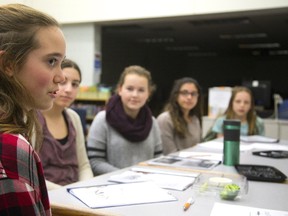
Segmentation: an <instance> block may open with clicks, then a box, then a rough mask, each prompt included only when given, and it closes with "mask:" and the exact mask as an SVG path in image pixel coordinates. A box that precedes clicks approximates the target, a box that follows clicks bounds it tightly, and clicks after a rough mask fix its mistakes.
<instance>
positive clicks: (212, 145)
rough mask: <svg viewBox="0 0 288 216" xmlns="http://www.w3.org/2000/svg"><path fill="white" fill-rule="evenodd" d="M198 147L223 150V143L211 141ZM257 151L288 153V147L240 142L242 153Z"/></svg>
mask: <svg viewBox="0 0 288 216" xmlns="http://www.w3.org/2000/svg"><path fill="white" fill-rule="evenodd" d="M198 145H199V146H202V147H207V148H211V149H219V150H223V142H219V141H209V142H205V143H200V144H198ZM256 149H257V150H259V149H263V150H283V151H285V150H286V151H287V150H288V146H285V145H280V144H270V143H251V144H247V143H244V144H243V143H242V142H240V151H241V152H245V151H251V150H256Z"/></svg>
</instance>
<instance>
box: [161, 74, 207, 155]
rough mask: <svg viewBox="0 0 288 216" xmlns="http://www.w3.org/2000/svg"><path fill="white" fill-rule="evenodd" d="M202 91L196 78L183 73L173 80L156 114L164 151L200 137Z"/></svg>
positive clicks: (192, 143) (171, 150)
mask: <svg viewBox="0 0 288 216" xmlns="http://www.w3.org/2000/svg"><path fill="white" fill-rule="evenodd" d="M201 100H202V93H201V88H200V85H199V84H198V82H197V81H196V80H195V79H193V78H190V77H184V78H181V79H178V80H176V81H175V82H174V86H173V88H172V91H171V93H170V98H169V101H168V103H167V104H166V106H165V108H164V112H163V113H161V114H160V115H159V116H158V117H157V121H158V124H159V127H160V130H161V137H162V143H163V153H164V154H165V155H167V154H169V153H172V152H176V151H179V150H182V149H185V148H189V147H192V146H194V145H196V144H197V143H199V142H200V141H201V134H202V126H201V125H202V124H201V121H202V120H201V118H202V101H201Z"/></svg>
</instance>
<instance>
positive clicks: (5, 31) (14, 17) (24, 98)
mask: <svg viewBox="0 0 288 216" xmlns="http://www.w3.org/2000/svg"><path fill="white" fill-rule="evenodd" d="M51 26H57V27H59V24H58V22H57V21H56V20H55V19H54V18H52V17H51V16H49V15H47V14H44V13H42V12H40V11H37V10H35V9H33V8H31V7H28V6H25V5H22V4H8V5H2V6H0V132H1V133H13V134H22V135H23V136H25V137H26V138H27V139H28V140H29V141H30V142H31V141H32V137H33V135H35V134H34V133H36V136H35V137H36V141H35V149H36V150H38V148H39V145H40V136H39V135H40V127H39V124H38V121H37V116H36V113H35V110H34V109H32V110H31V109H28V108H29V107H32V108H33V104H34V99H33V98H32V96H31V95H30V94H29V92H28V91H27V90H26V89H25V87H24V86H23V85H22V84H21V82H19V80H17V78H16V76H12V77H11V76H8V71H9V70H10V71H11V70H12V71H14V72H16V73H19V71H20V70H21V68H22V67H23V65H24V64H25V62H26V60H27V56H28V55H29V54H30V52H31V51H33V50H35V49H37V48H39V46H40V45H39V41H38V39H37V32H38V31H39V29H41V28H46V27H51ZM31 79H33V77H31Z"/></svg>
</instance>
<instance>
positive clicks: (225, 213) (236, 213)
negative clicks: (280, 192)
mask: <svg viewBox="0 0 288 216" xmlns="http://www.w3.org/2000/svg"><path fill="white" fill-rule="evenodd" d="M220 215H221V216H231V215H233V216H288V212H287V211H277V210H270V209H263V208H255V207H248V206H239V205H230V204H224V203H217V202H216V203H215V204H214V206H213V209H212V211H211V214H210V216H220Z"/></svg>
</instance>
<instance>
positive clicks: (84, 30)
mask: <svg viewBox="0 0 288 216" xmlns="http://www.w3.org/2000/svg"><path fill="white" fill-rule="evenodd" d="M61 29H62V31H63V33H64V36H65V39H66V46H67V49H66V57H67V58H70V59H72V60H74V61H75V62H76V63H78V65H79V67H80V69H81V71H82V83H81V85H87V86H90V85H92V84H93V71H94V53H95V51H94V50H95V47H94V43H95V36H94V33H95V31H94V24H93V23H86V24H73V25H63V26H62V27H61Z"/></svg>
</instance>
